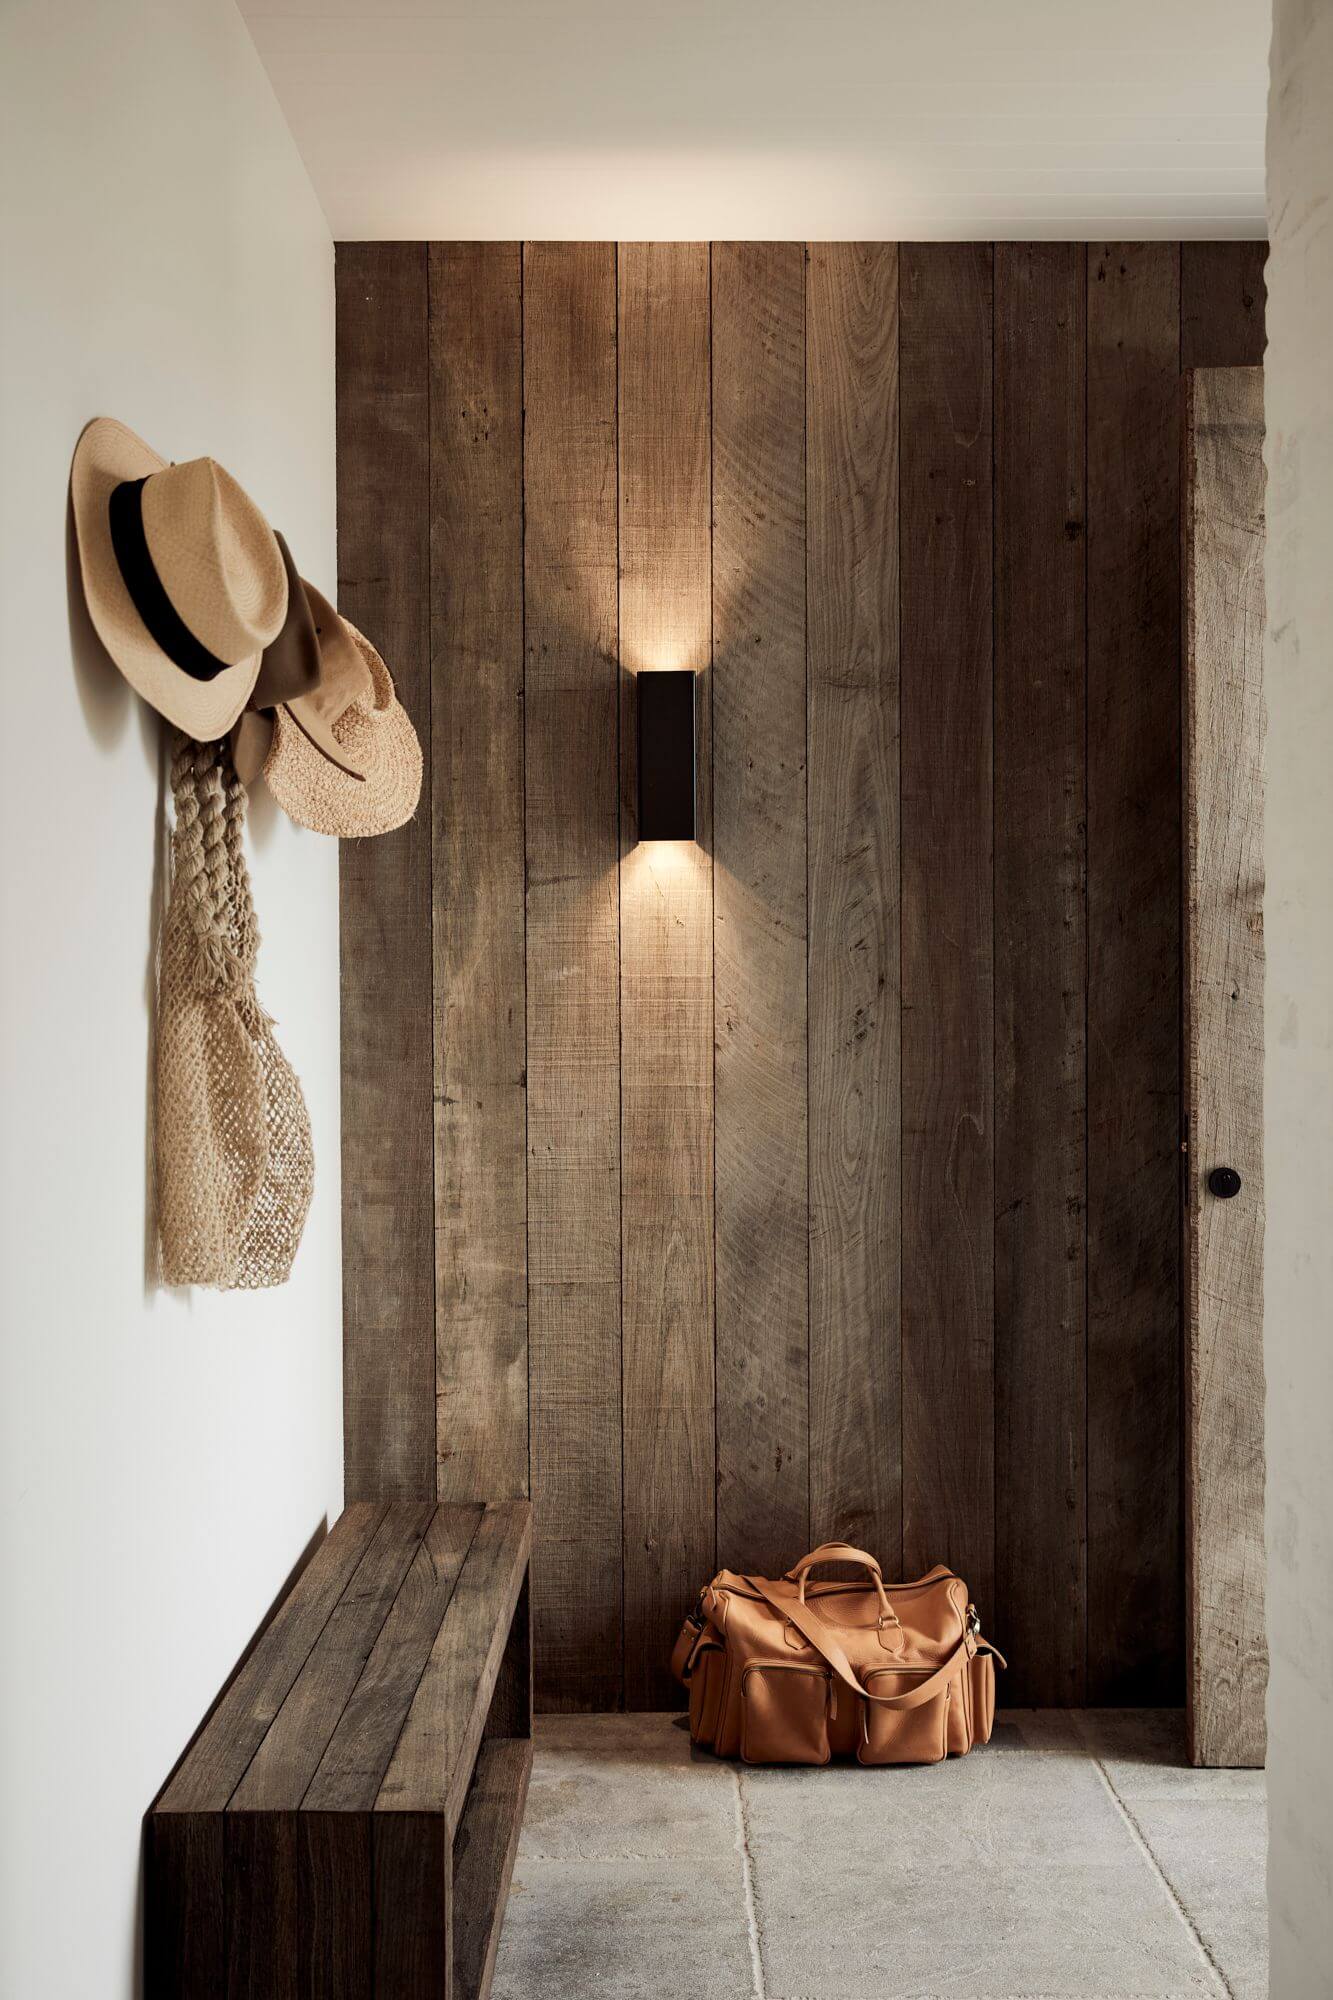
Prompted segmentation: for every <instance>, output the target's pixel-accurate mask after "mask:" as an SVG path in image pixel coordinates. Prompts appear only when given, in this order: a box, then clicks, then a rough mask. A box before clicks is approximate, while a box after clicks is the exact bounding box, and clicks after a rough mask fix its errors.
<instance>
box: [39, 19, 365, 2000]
mask: <svg viewBox="0 0 1333 2000" xmlns="http://www.w3.org/2000/svg"><path fill="white" fill-rule="evenodd" d="M0 16H2V18H3V25H2V27H0V79H2V82H0V149H2V151H0V189H3V196H2V197H0V200H2V202H3V209H4V244H3V250H2V251H0V270H2V271H3V274H4V275H3V283H0V686H2V687H3V700H2V701H0V728H2V730H3V745H4V749H3V756H2V759H0V761H2V763H3V777H2V778H0V965H2V971H0V981H2V988H3V998H2V999H0V1080H2V1085H0V1087H2V1089H3V1099H2V1110H0V1333H2V1343H3V1344H2V1348H0V1480H2V1481H3V1488H2V1489H0V1490H2V1492H3V1500H2V1501H0V1552H2V1558H3V1595H0V1604H2V1605H3V1627H2V1630H0V1785H2V1786H3V1806H2V1817H0V1994H3V1995H4V1996H5V2000H122V1996H128V1995H130V1993H131V1992H132V1990H134V1988H133V1984H132V1980H133V1973H132V1967H133V1961H134V1954H135V1948H136V1947H135V1933H136V1899H137V1894H138V1876H139V1842H140V1820H141V1816H142V1814H143V1812H144V1809H145V1808H146V1806H147V1805H148V1804H149V1802H150V1800H151V1799H152V1797H153V1794H154V1792H155V1791H156V1789H157V1787H158V1786H159V1784H160V1783H161V1781H162V1779H163V1777H164V1776H165V1774H166V1772H167V1770H168V1768H169V1767H170V1765H171V1763H172V1762H173V1760H174V1758H175V1756H176V1755H177V1753H178V1752H179V1751H180V1750H181V1748H182V1747H183V1746H184V1743H185V1741H186V1739H187V1737H188V1736H189V1734H190V1732H191V1730H192V1728H193V1727H194V1725H195V1724H196V1723H197V1722H198V1721H199V1719H200V1716H201V1714H202V1712H203V1710H204V1708H205V1707H206V1705H207V1703H208V1702H209V1701H210V1699H211V1698H212V1696H213V1695H214V1693H215V1692H216V1690H217V1688H218V1686H219V1684H220V1682H221V1681H222V1679H223V1678H224V1676H225V1675H226V1674H227V1672H228V1671H229V1669H230V1667H231V1666H232V1664H233V1662H234V1660H235V1658H236V1655H237V1653H238V1650H239V1649H240V1648H241V1647H242V1646H243V1645H244V1644H245V1643H246V1641H247V1640H248V1638H249V1637H250V1635H251V1634H252V1632H253V1631H254V1629H255V1626H256V1625H257V1623H258V1622H259V1621H260V1619H261V1618H262V1617H263V1615H264V1613H265V1611H266V1610H267V1608H268V1606H269V1604H270V1601H271V1600H272V1598H273V1597H274V1595H275V1594H276V1593H277V1592H278V1590H279V1589H280V1587H281V1585H282V1583H283V1581H284V1579H285V1577H286V1576H287V1574H288V1571H289V1570H290V1568H291V1566H292V1565H293V1563H294V1562H295V1560H296V1559H297V1557H298V1556H299V1555H300V1554H301V1552H302V1550H303V1549H304V1548H305V1546H306V1544H307V1543H308V1542H309V1540H310V1539H311V1537H312V1536H313V1535H314V1534H315V1532H316V1531H317V1529H318V1528H319V1525H320V1523H321V1521H322V1519H323V1518H324V1516H325V1515H326V1514H328V1515H330V1516H331V1515H332V1514H333V1513H334V1512H335V1511H336V1509H337V1507H338V1505H339V1500H340V1491H341V1418H340V1390H339V1371H340V1334H339V1325H340V1279H339V1188H338V930H337V862H338V857H337V849H336V845H335V843H333V842H330V841H324V840H320V839H319V838H317V837H316V836H315V835H312V834H302V833H298V832H297V831H296V830H295V829H294V828H293V827H291V826H290V825H288V824H287V823H286V822H285V821H282V820H280V819H279V817H278V815H277V814H276V811H275V810H274V809H273V808H272V807H271V805H270V806H269V808H268V810H267V811H265V812H262V813H258V814H256V815H255V817H254V820H253V823H252V833H253V840H252V853H253V858H254V872H255V894H256V904H257V907H258V911H259V917H260V922H261V925H262V928H263V932H264V945H263V949H262V952H261V956H260V968H259V970H260V991H261V996H262V997H263V998H264V999H265V1001H266V1002H267V1004H268V1006H269V1007H270V1009H271V1010H272V1011H273V1013H274V1014H276V1016H277V1019H278V1023H279V1029H278V1032H279V1035H280V1037H281V1039H282V1042H283V1045H284V1047H285V1048H286V1050H287V1052H288V1054H289V1055H290V1056H291V1058H292V1060H293V1062H294V1064H295V1067H296V1069H297V1071H298V1073H299V1075H300V1076H301V1078H302V1080H303V1083H304V1085H305V1090H306V1095H307V1099H308V1102H309V1105H310V1113H311V1120H312V1123H313V1127H314V1139H315V1153H316V1162H317V1176H318V1184H317V1191H316V1195H315V1202H314V1207H313V1209H312V1212H311V1215H310V1220H309V1224H308V1226H307V1229H306V1235H305V1241H304V1243H303V1245H302V1247H301V1251H300V1254H299V1257H298V1259H297V1264H296V1270H295V1273H294V1275H293V1278H292V1281H291V1283H290V1284H289V1285H287V1286H286V1287H285V1288H284V1289H281V1290H278V1291H275V1292H272V1293H264V1294H255V1295H241V1294H233V1295H231V1296H219V1295H216V1294H211V1293H203V1292H200V1293H195V1294H188V1293H178V1294H164V1293H162V1292H156V1291H153V1290H152V1289H149V1288H146V1286H145V1276H144V1272H145V1244H144V1236H145V1174H146V1161H145V1096H146V1090H147V1086H148V1074H147V1058H148V1040H147V1031H148V1008H147V979H148V961H149V947H150V917H151V912H152V907H153V883H154V867H155V862H156V860H157V859H158V858H159V856H158V853H157V848H158V840H159V830H160V827H161V824H162V812H163V771H164V765H163V758H162V751H161V744H160V738H159V733H158V729H157V726H156V722H155V719H154V718H153V717H152V716H151V715H150V714H149V713H148V712H147V711H146V710H145V709H144V708H143V707H142V706H141V705H140V704H139V703H138V702H137V701H136V700H135V699H134V698H133V697H132V696H131V694H130V692H129V689H128V688H127V687H126V686H125V684H124V683H123V682H122V681H121V680H120V678H119V676H118V675H117V674H116V673H115V671H114V670H113V669H112V668H111V666H110V665H109V663H108V662H107V661H106V659H105V656H103V655H101V654H100V653H99V651H98V649H97V647H96V642H95V641H93V640H91V639H90V638H89V636H88V635H87V633H86V632H85V629H84V625H83V619H82V616H81V610H80V606H79V602H78V596H77V588H76V589H75V591H74V595H73V598H72V599H71V596H70V586H69V571H68V556H69V550H68V546H67V540H66V484H67V477H68V468H69V459H70V453H71V451H72V449H73V445H74V441H75V438H76V437H77V436H78V433H79V430H80V428H81V426H82V425H83V423H84V422H85V421H86V420H87V419H88V418H89V417H91V416H94V415H97V414H98V413H100V412H108V413H111V414H113V415H116V416H119V417H121V418H123V419H124V420H125V421H126V422H127V423H129V424H131V425H132V426H133V427H134V428H135V429H136V430H138V431H140V432H141V433H142V434H143V435H144V436H145V437H146V438H148V439H149V440H150V442H151V443H153V444H154V445H155V446H156V447H157V448H158V449H159V450H160V451H162V452H163V453H164V454H165V455H166V456H168V457H173V458H187V457H192V456H194V455H196V454H197V453H200V452H209V453H212V454H213V455H214V456H216V457H218V458H220V459H221V460H223V461H224V462H225V463H226V464H227V465H228V466H229V467H230V468H231V469H232V471H233V472H235V474H236V475H237V477H238V478H239V479H240V480H241V482H242V483H243V484H244V485H245V486H246V487H247V488H248V489H249V490H250V491H251V492H252V493H253V494H254V496H255V497H256V499H258V500H259V502H260V504H261V505H262V506H264V507H265V509H266V510H267V511H268V513H269V515H270V518H271V519H272V520H273V522H274V523H275V524H276V525H277V526H279V527H281V528H282V529H283V530H284V531H285V533H286V534H287V536H288V539H289V540H290V542H291V544H292V547H293V549H294V551H295V552H296V553H297V555H298V558H299V560H300V561H301V563H302V565H303V567H305V568H306V570H307V573H308V574H309V575H310V576H311V577H312V578H313V579H314V580H315V581H316V582H318V583H319V584H320V585H322V586H323V587H324V588H325V589H326V590H330V591H331V590H332V588H333V585H334V580H335V565H334V464H333V437H334V432H333V417H334V398H333V258H332V248H331V243H330V238H329V233H328V230H327V227H326V226H325V222H324V218H323V215H322V213H321V211H320V208H319V206H318V203H317V201H316V199H315V196H314V194H313V192H312V190H311V188H310V185H309V182H308V180H307V178H306V175H305V172H304V169H303V167H302V165H301V162H300V159H299V157H298V155H297V152H296V149H295V146H294V145H293V143H292V141H291V138H290V136H289V134H288V132H287V129H286V126H285V124H284V122H283V119H282V116H281V114H280V112H279V110H278V107H277V104H276V102H275V101H274V98H273V95H272V91H271V89H270V86H269V83H268V79H267V77H266V76H265V74H264V71H263V69H262V67H261V65H260V62H259V59H258V57H257V55H256V53H255V50H254V48H253V46H252V44H251V41H250V38H249V35H248V33H247V31H246V28H245V25H244V23H243V21H242V20H241V17H240V15H239V14H238V13H237V11H236V9H235V7H234V5H233V4H232V0H62V4H60V5H59V6H54V5H51V4H50V0H6V4H5V6H4V7H3V8H0Z"/></svg>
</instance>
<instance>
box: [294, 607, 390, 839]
mask: <svg viewBox="0 0 1333 2000" xmlns="http://www.w3.org/2000/svg"><path fill="white" fill-rule="evenodd" d="M306 590H307V592H308V594H309V597H310V606H311V610H312V612H313V613H314V617H315V623H316V625H317V627H318V628H319V633H320V649H321V652H322V653H323V656H324V678H323V679H322V680H321V682H320V685H319V687H318V688H317V689H316V690H315V692H314V694H312V695H308V696H306V697H305V698H304V700H303V701H301V702H292V703H288V704H284V705H283V706H282V707H280V708H276V709H274V711H273V739H272V743H271V745H270V747H269V752H268V756H267V758H266V760H265V763H264V777H265V780H266V782H267V784H268V788H269V790H270V791H271V792H272V794H273V796H274V798H275V799H276V800H277V802H278V804H279V805H280V806H281V807H282V809H283V811H284V812H285V813H286V814H287V816H288V818H289V819H294V820H295V821H296V823H297V825H298V826H304V827H309V828H310V830H311V832H312V833H327V834H331V835H332V836H333V837H334V838H335V839H339V840H360V839H365V838H368V837H369V836H370V835H372V834H377V833H392V832H393V830H394V828H395V827H399V826H402V825H403V824H404V822H405V821H407V820H409V819H411V817H412V815H413V813H414V812H415V811H416V809H417V801H418V800H419V799H420V797H421V745H420V743H419V742H418V741H417V733H416V730H415V729H414V728H413V727H412V722H411V718H410V717H409V715H408V713H407V711H406V709H405V708H404V707H403V706H402V704H401V703H400V702H399V700H398V698H397V696H396V695H395V694H394V690H393V680H392V677H391V676H390V673H389V669H388V668H387V667H386V666H385V664H384V662H383V660H382V659H381V658H380V656H379V654H378V653H377V652H376V651H375V648H374V647H373V646H372V645H371V643H370V641H369V639H367V638H365V637H364V636H363V634H362V633H360V632H358V631H357V629H356V627H355V625H353V624H351V623H350V622H349V621H348V620H347V619H345V618H340V617H339V616H338V613H337V612H336V611H334V609H333V607H332V605H331V604H329V602H328V600H327V599H326V598H323V597H321V595H320V593H319V592H318V591H317V590H315V589H313V587H312V586H311V585H309V584H307V585H306ZM330 621H332V622H331V623H330ZM348 639H350V640H351V642H352V643H351V645H350V646H348V645H345V644H344V641H345V640H348ZM315 703H319V705H320V718H321V720H322V721H324V722H327V723H328V725H329V727H330V728H331V729H332V732H333V736H334V738H335V740H336V742H337V746H338V752H339V757H340V760H341V762H340V763H337V764H336V763H334V762H333V761H332V759H331V758H329V757H327V756H326V755H325V754H324V752H323V750H321V748H320V747H319V743H318V741H317V739H316V737H315V736H314V734H313V733H312V732H311V731H310V729H309V728H308V726H303V717H304V721H305V724H307V725H308V722H309V716H310V709H311V705H312V704H315ZM348 764H350V765H351V766H352V767H353V769H352V770H350V771H349V770H347V769H345V768H343V766H345V765H348ZM356 772H359V773H360V776H357V775H355V773H356Z"/></svg>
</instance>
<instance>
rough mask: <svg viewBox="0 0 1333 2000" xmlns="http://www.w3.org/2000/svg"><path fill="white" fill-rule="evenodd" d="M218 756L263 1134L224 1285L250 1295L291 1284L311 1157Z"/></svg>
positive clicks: (306, 1118) (229, 767)
mask: <svg viewBox="0 0 1333 2000" xmlns="http://www.w3.org/2000/svg"><path fill="white" fill-rule="evenodd" d="M222 752H223V786H224V792H225V800H226V804H225V825H226V836H227V855H228V859H229V862H230V884H231V915H232V925H233V935H234V937H235V941H236V951H237V956H238V958H239V959H240V961H241V963H242V964H243V965H244V966H245V967H246V970H247V974H248V977H247V980H246V984H245V986H244V988H243V990H242V992H241V994H240V996H239V998H238V1001H237V1007H238V1011H239V1013H240V1016H241V1020H242V1022H243V1023H244V1025H245V1029H246V1032H247V1033H248V1034H249V1036H250V1043H251V1049H252V1052H253V1055H254V1058H255V1060H256V1062H257V1063H258V1066H259V1074H260V1079H261V1083H262V1088H263V1098H264V1123H265V1127H266V1130H267V1133H268V1152H267V1156H266V1158H265V1162H264V1172H263V1175H262V1177H261V1179H260V1183H259V1189H258V1192H257V1194H256V1196H255V1202H254V1206H253V1208H252V1209H251V1211H250V1216H249V1219H248V1221H247V1223H246V1227H245V1234H244V1236H243V1237H242V1239H241V1247H240V1253H239V1255H238V1257H237V1261H236V1272H235V1276H234V1277H233V1278H232V1281H231V1282H232V1284H233V1285H234V1286H236V1287H237V1288H245V1289H251V1288H254V1287H256V1286H260V1285H282V1284H285V1283H286V1282H287V1279H288V1278H289V1277H290V1276H291V1269H292V1263H293V1260H294V1258H295V1256H296V1252H297V1249H298V1248H299V1246H300V1242H301V1232H302V1230H303V1229H304V1228H305V1219H306V1216H307V1215H308V1214H309V1212H310V1197H311V1195H312V1194H313V1193H314V1187H315V1154H314V1146H313V1144H312V1142H311V1137H310V1115H309V1113H308V1111H307V1110H306V1101H305V1095H304V1093H303V1091H302V1089H301V1084H300V1079H299V1078H298V1076H297V1074H296V1071H295V1070H294V1069H293V1068H292V1066H291V1064H290V1063H289V1062H288V1060H287V1058H286V1056H285V1055H284V1054H283V1052H282V1050H281V1049H280V1048H279V1047H278V1043H277V1038H276V1036H275V1035H274V1033H273V1021H272V1017H271V1016H270V1015H268V1014H266V1013H265V1012H264V1009H263V1008H262V1007H261V1006H260V1004H259V998H258V995H257V994H256V992H255V983H254V972H255V961H256V959H257V958H258V956H259V927H258V925H257V923H256V922H255V908H254V903H253V901H252V900H251V896H250V870H249V868H248V867H247V865H246V859H245V842H244V834H245V801H246V791H245V786H244V785H243V784H242V783H241V781H240V779H239V778H238V777H237V775H236V767H235V765H234V764H233V762H232V759H231V751H230V746H229V745H228V744H227V743H224V744H223V745H222Z"/></svg>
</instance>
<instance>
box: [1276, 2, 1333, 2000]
mask: <svg viewBox="0 0 1333 2000" xmlns="http://www.w3.org/2000/svg"><path fill="white" fill-rule="evenodd" d="M1268 213H1269V228H1270V232H1271V242H1272V248H1271V250H1270V253H1269V260H1268V356H1267V365H1266V403H1267V428H1268V446H1267V459H1268V561H1267V584H1268V628H1269V640H1268V652H1267V659H1266V674H1267V692H1268V709H1269V724H1268V835H1267V849H1268V855H1267V860H1268V896H1267V915H1266V932H1267V940H1268V993H1267V1038H1268V1051H1267V1068H1266V1085H1265V1088H1266V1093H1267V1102H1266V1120H1267V1142H1266V1147H1265V1159H1264V1173H1265V1176H1266V1187H1267V1208H1268V1228H1267V1240H1266V1246H1265V1252H1264V1271H1265V1285H1264V1293H1265V1299H1264V1318H1265V1329H1266V1332H1265V1354H1266V1362H1267V1372H1268V1558H1269V1583H1268V1618H1269V1638H1270V1645H1271V1651H1272V1677H1271V1680H1270V1683H1269V1693H1268V1743H1269V1751H1268V1762H1269V1814H1270V1825H1271V1834H1270V1853H1269V1901H1270V1909H1271V1934H1272V1986H1271V1991H1272V1994H1273V2000H1311V1996H1313V1995H1315V1994H1320V1993H1327V1992H1329V1990H1330V1984H1331V1982H1333V1226H1331V1225H1330V1216H1329V1203H1330V1198H1331V1197H1333V783H1330V772H1331V771H1333V365H1330V351H1331V350H1330V340H1331V339H1333V331H1331V330H1333V8H1331V7H1330V6H1329V4H1328V0H1276V6H1275V9H1274V24H1273V51H1272V86H1271V96H1270V100H1269V133H1268Z"/></svg>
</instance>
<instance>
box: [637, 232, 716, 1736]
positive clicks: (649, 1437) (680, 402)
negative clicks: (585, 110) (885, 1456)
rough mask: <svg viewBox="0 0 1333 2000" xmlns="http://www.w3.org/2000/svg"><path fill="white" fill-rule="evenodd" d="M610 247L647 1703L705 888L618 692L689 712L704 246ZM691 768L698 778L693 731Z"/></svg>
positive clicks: (687, 1212) (701, 1561)
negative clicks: (649, 815) (644, 821)
mask: <svg viewBox="0 0 1333 2000" xmlns="http://www.w3.org/2000/svg"><path fill="white" fill-rule="evenodd" d="M618 257H619V293H620V296H619V363H620V367H619V374H620V416H619V437H620V658H621V664H622V669H623V672H622V689H621V691H622V719H621V740H622V745H623V746H624V749H625V753H626V754H625V755H624V757H623V758H622V765H623V768H624V775H625V777H626V778H627V779H628V780H629V781H630V782H629V783H627V784H626V785H624V786H623V787H622V791H623V794H624V805H623V808H622V826H621V831H622V843H623V858H622V864H621V878H620V996H621V1024H622V1032H621V1048H622V1057H621V1061H622V1072H621V1201H622V1230H623V1238H622V1241H623V1263H624V1427H625V1428H624V1436H625V1442H624V1451H625V1524H624V1576H625V1701H626V1706H627V1707H629V1708H647V1709H655V1708H667V1707H670V1706H672V1705H673V1703H674V1702H675V1701H676V1699H677V1690H676V1686H675V1683H674V1682H673V1680H672V1677H671V1673H670V1668H669V1665H668V1660H669V1656H670V1650H671V1644H672V1640H673V1638H674V1635H675V1633H676V1632H677V1631H678V1630H679V1628H680V1621H681V1619H682V1617H683V1616H684V1613H685V1611H686V1610H687V1609H688V1607H689V1605H690V1603H691V1602H692V1600H693V1598H694V1595H695V1593H696V1592H697V1591H698V1589H699V1587H700V1584H701V1583H702V1582H703V1581H704V1579H705V1578H706V1577H707V1576H709V1575H710V1574H711V1573H712V1570H713V1568H714V1521H713V1475H714V1451H713V883H712V858H711V853H710V848H711V831H710V827H709V806H710V799H709V787H708V784H707V782H706V781H705V783H704V784H703V785H702V786H699V787H698V788H697V790H698V794H699V796H698V801H697V806H696V813H697V817H696V830H697V832H696V839H695V840H694V841H693V842H686V841H649V842H645V843H643V844H642V845H640V844H638V833H637V828H636V826H635V822H634V806H635V801H634V790H633V773H634V769H635V758H634V754H633V752H634V747H635V743H636V728H635V709H634V700H633V697H634V689H635V683H636V680H637V677H638V676H639V675H640V674H643V673H651V672H653V671H654V670H655V669H658V668H664V667H665V668H669V667H689V668H693V669H694V670H695V671H696V672H698V673H699V674H701V675H702V676H703V679H702V682H701V688H702V691H703V699H701V700H697V702H696V707H697V712H698V713H699V714H700V715H702V716H703V717H704V719H705V721H706V719H707V714H708V709H707V698H706V690H707V686H708V682H707V672H708V667H709V660H710V655H711V651H712V591H711V574H712V568H711V554H710V540H709V525H710V506H711V486H710V477H709V449H708V440H709V279H708V246H707V245H706V244H701V243H667V244H652V243H623V244H621V246H620V249H619V253H618ZM698 763H699V766H700V768H701V769H702V771H703V772H704V775H705V780H707V777H708V776H709V745H708V741H707V736H706V733H705V736H704V739H703V741H702V742H701V743H700V745H699V756H698Z"/></svg>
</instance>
